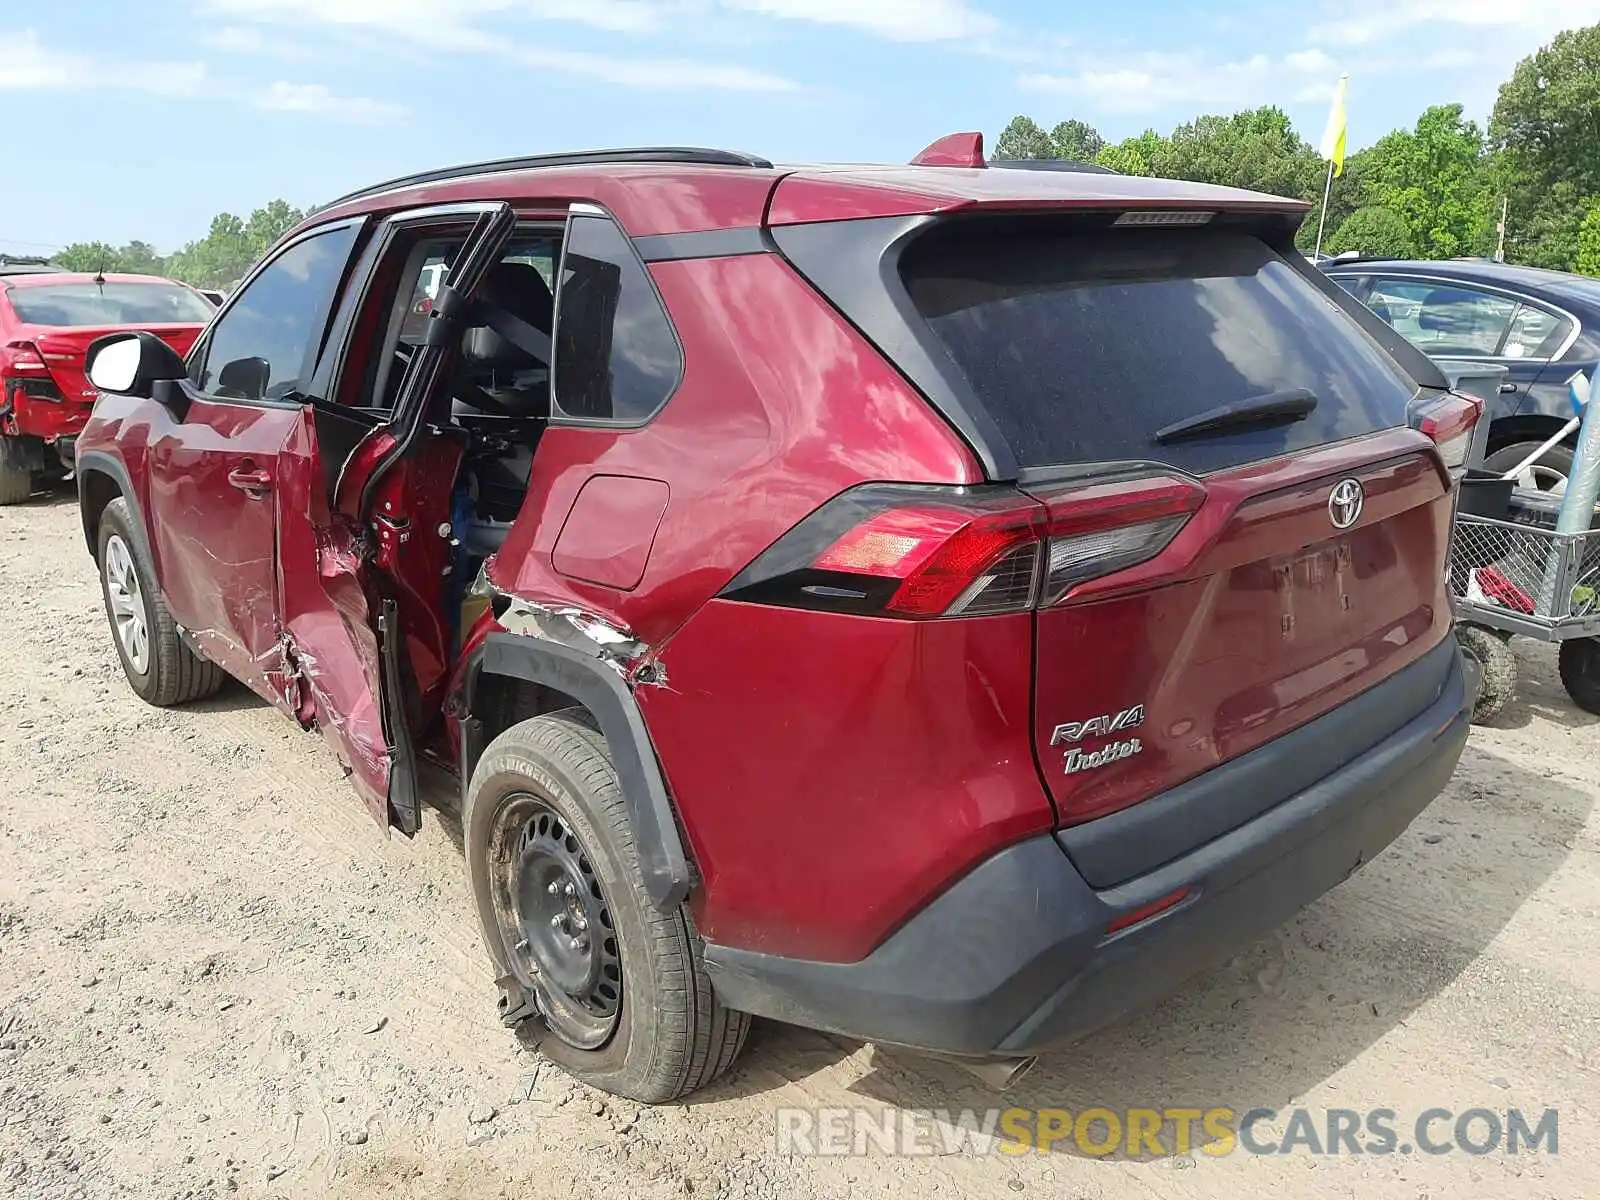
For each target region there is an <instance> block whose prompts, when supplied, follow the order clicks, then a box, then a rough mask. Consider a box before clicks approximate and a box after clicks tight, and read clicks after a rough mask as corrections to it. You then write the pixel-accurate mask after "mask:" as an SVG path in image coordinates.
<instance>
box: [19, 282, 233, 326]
mask: <svg viewBox="0 0 1600 1200" xmlns="http://www.w3.org/2000/svg"><path fill="white" fill-rule="evenodd" d="M10 299H11V307H12V309H14V310H15V312H16V314H17V319H18V320H20V321H25V322H27V323H28V324H30V325H59V326H75V325H165V324H178V323H190V324H196V325H204V324H205V323H206V322H207V321H209V320H210V319H211V313H212V311H213V310H212V308H211V305H209V304H207V303H206V302H205V300H204V299H202V298H201V296H200V295H199V294H198V293H196V292H192V291H190V290H189V289H188V288H186V287H184V286H183V285H182V284H178V283H53V284H42V285H40V286H37V287H18V288H12V289H11V293H10Z"/></svg>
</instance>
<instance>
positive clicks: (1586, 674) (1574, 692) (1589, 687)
mask: <svg viewBox="0 0 1600 1200" xmlns="http://www.w3.org/2000/svg"><path fill="white" fill-rule="evenodd" d="M1556 661H1557V665H1558V666H1559V667H1560V669H1561V686H1562V687H1564V688H1566V689H1567V695H1569V696H1571V697H1572V702H1573V703H1574V704H1576V705H1577V706H1578V707H1579V708H1581V709H1583V711H1584V712H1591V713H1600V638H1592V637H1586V638H1573V639H1571V640H1570V641H1566V642H1562V643H1561V650H1560V653H1559V656H1558V658H1557V660H1556Z"/></svg>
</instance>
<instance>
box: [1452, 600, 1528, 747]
mask: <svg viewBox="0 0 1600 1200" xmlns="http://www.w3.org/2000/svg"><path fill="white" fill-rule="evenodd" d="M1456 641H1457V642H1459V643H1460V644H1461V653H1462V654H1463V655H1465V656H1466V658H1467V659H1468V666H1469V669H1470V670H1473V671H1475V672H1476V673H1477V675H1478V679H1479V685H1478V698H1477V700H1476V701H1474V703H1473V705H1472V723H1473V724H1474V725H1478V724H1482V723H1483V722H1484V721H1488V720H1490V719H1491V718H1493V717H1495V716H1497V715H1498V714H1499V712H1500V710H1501V709H1503V708H1505V706H1506V705H1507V704H1508V703H1509V702H1510V700H1511V697H1512V696H1514V695H1516V694H1517V656H1516V655H1515V654H1513V653H1512V652H1511V646H1510V644H1509V643H1508V642H1507V641H1506V639H1505V638H1503V637H1501V636H1500V635H1499V634H1498V633H1495V632H1494V631H1493V630H1492V629H1485V628H1484V627H1483V626H1481V625H1457V626H1456Z"/></svg>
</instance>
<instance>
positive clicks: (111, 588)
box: [99, 496, 228, 708]
mask: <svg viewBox="0 0 1600 1200" xmlns="http://www.w3.org/2000/svg"><path fill="white" fill-rule="evenodd" d="M135 530H136V525H135V518H134V516H133V510H132V509H131V508H129V507H128V502H127V501H126V500H125V499H123V498H122V497H121V496H118V497H117V498H116V499H115V500H113V501H112V502H111V503H110V504H108V505H106V507H105V511H104V512H102V513H101V514H100V556H99V557H100V595H101V597H102V599H103V600H104V601H105V606H106V619H107V620H109V621H110V622H111V643H112V645H114V646H115V647H116V649H117V658H118V659H119V660H120V661H121V662H122V672H123V674H124V675H126V676H127V677H128V686H130V687H131V688H133V690H134V692H135V693H136V694H137V695H138V696H139V698H140V699H141V700H144V701H146V702H147V703H150V704H155V705H158V706H160V707H162V708H165V707H167V706H168V705H172V704H184V703H186V702H188V701H190V700H201V699H204V698H205V697H207V696H211V695H214V694H215V693H216V691H217V689H219V688H220V687H221V686H222V685H223V683H224V682H226V680H227V678H228V676H227V673H226V672H224V671H223V669H222V668H221V667H219V666H217V665H216V664H215V663H211V662H207V661H206V660H205V659H203V658H201V657H200V656H199V655H198V654H196V653H195V652H194V651H193V650H191V649H189V647H188V645H187V643H185V642H184V640H183V639H182V638H181V637H179V636H178V626H177V622H175V621H174V620H173V619H172V614H171V613H170V612H168V611H167V602H166V599H165V598H164V597H163V596H162V595H161V588H160V586H159V585H158V584H157V583H156V573H155V568H154V567H153V566H152V565H151V563H150V558H149V556H148V555H147V554H146V553H145V550H144V541H143V539H142V538H140V537H139V536H138V534H137V533H136V532H135Z"/></svg>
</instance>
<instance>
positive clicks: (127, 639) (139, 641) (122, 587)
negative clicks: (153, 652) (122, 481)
mask: <svg viewBox="0 0 1600 1200" xmlns="http://www.w3.org/2000/svg"><path fill="white" fill-rule="evenodd" d="M103 569H104V571H105V577H106V598H107V600H108V601H109V602H110V605H111V617H112V621H113V622H114V623H115V626H116V632H117V640H118V641H119V642H121V643H122V652H123V653H124V654H126V655H127V656H128V663H129V665H130V666H132V667H133V669H134V670H135V671H136V672H138V673H139V674H140V675H144V674H147V673H148V672H149V670H150V610H149V607H148V606H147V605H146V604H145V598H144V592H143V591H142V590H141V589H140V587H139V572H138V571H136V570H135V569H134V566H133V555H132V554H130V553H129V552H128V544H127V543H126V542H124V541H123V540H122V538H121V537H120V536H119V535H117V534H112V535H111V536H110V537H109V538H108V539H107V540H106V552H105V566H104V568H103Z"/></svg>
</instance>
